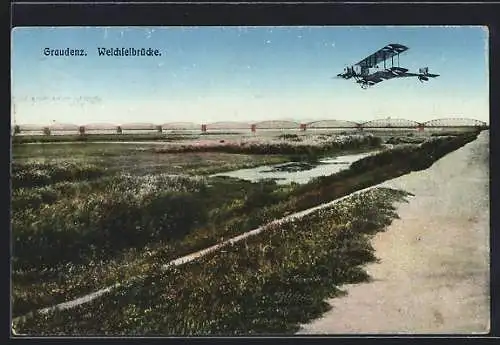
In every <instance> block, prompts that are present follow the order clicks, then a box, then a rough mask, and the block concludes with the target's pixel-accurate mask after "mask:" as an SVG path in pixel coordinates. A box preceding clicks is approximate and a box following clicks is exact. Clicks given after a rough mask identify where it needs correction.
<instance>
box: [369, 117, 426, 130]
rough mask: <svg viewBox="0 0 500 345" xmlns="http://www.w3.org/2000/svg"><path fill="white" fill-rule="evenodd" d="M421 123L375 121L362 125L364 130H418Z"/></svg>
mask: <svg viewBox="0 0 500 345" xmlns="http://www.w3.org/2000/svg"><path fill="white" fill-rule="evenodd" d="M418 126H420V123H418V122H416V121H413V120H407V119H392V118H386V119H375V120H371V121H367V122H364V123H362V124H361V127H363V128H389V127H392V128H417V127H418Z"/></svg>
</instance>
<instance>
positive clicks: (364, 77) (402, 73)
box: [337, 43, 439, 89]
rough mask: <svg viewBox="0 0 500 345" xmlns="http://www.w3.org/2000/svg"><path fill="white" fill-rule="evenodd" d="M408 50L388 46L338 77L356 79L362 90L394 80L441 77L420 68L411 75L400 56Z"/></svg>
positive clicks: (398, 46) (424, 68)
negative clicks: (402, 63)
mask: <svg viewBox="0 0 500 345" xmlns="http://www.w3.org/2000/svg"><path fill="white" fill-rule="evenodd" d="M407 50H408V47H406V46H404V45H402V44H395V43H394V44H388V45H386V46H385V47H383V48H382V49H380V50H378V51H376V52H375V53H373V54H372V55H370V56H368V57H366V58H365V59H363V60H361V61H360V62H358V63H357V64H355V65H353V66H348V67H345V68H344V73H340V74H338V75H337V77H338V78H343V79H351V78H354V80H356V82H357V83H358V84H360V85H361V88H362V89H367V88H368V87H370V86H373V85H375V84H378V83H380V82H382V81H384V80H389V79H393V78H404V77H416V78H418V80H419V81H421V82H424V81H428V80H429V78H436V77H439V74H431V73H429V68H428V67H422V68H420V69H419V71H418V73H411V72H408V69H407V68H403V67H400V66H399V55H400V54H401V53H403V52H405V51H407ZM395 58H396V59H395ZM395 60H396V61H395ZM382 63H383V65H382Z"/></svg>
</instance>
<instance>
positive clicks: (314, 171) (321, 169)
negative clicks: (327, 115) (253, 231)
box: [212, 151, 376, 184]
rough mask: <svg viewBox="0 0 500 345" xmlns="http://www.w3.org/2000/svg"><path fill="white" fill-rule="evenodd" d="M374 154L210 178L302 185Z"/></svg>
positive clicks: (259, 169) (223, 174)
mask: <svg viewBox="0 0 500 345" xmlns="http://www.w3.org/2000/svg"><path fill="white" fill-rule="evenodd" d="M375 153H376V151H372V152H363V153H356V154H349V155H340V156H335V157H327V158H323V159H320V160H319V161H318V162H315V163H305V162H290V163H284V164H276V165H263V166H259V167H256V168H250V169H238V170H233V171H227V172H222V173H218V174H214V175H212V176H226V177H233V178H238V179H242V180H247V181H252V182H257V181H259V180H264V179H271V180H275V181H276V183H278V184H288V183H291V182H295V183H299V184H303V183H307V182H309V181H310V180H311V179H313V178H315V177H319V176H327V175H331V174H335V173H338V172H339V171H342V170H345V169H349V167H350V166H351V164H352V163H354V162H356V161H358V160H360V159H362V158H365V157H367V156H370V155H373V154H375Z"/></svg>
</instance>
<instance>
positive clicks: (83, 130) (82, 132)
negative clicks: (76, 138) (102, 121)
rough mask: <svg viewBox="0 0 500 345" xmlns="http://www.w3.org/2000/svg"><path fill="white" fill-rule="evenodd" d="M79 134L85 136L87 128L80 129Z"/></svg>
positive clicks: (81, 127)
mask: <svg viewBox="0 0 500 345" xmlns="http://www.w3.org/2000/svg"><path fill="white" fill-rule="evenodd" d="M78 132H79V133H80V135H85V126H80V127H78Z"/></svg>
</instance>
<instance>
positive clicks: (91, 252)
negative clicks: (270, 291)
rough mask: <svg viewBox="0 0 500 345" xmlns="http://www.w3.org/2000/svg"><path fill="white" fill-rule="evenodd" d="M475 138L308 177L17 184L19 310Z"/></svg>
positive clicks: (131, 272)
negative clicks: (285, 181) (290, 180)
mask: <svg viewBox="0 0 500 345" xmlns="http://www.w3.org/2000/svg"><path fill="white" fill-rule="evenodd" d="M474 138H475V136H474V135H470V136H460V137H452V138H437V139H436V140H433V141H431V142H430V143H429V144H426V145H421V146H417V145H414V146H407V147H404V148H402V149H399V150H391V151H386V152H382V153H381V154H378V155H376V156H374V157H367V158H365V159H363V160H361V161H359V162H358V163H355V164H353V165H352V167H351V169H349V170H346V171H343V172H341V173H338V174H335V175H332V176H327V177H322V178H317V179H315V180H313V181H311V182H309V183H308V184H305V185H302V186H299V185H294V184H292V185H285V186H278V185H276V184H275V183H274V182H270V181H263V182H259V183H250V182H245V181H238V180H232V179H224V178H213V179H209V180H207V181H206V182H203V181H202V180H199V179H195V180H193V179H189V178H182V179H179V178H172V177H170V176H168V175H160V176H157V177H151V176H145V177H139V176H122V177H120V176H112V175H109V176H108V175H107V176H105V177H102V178H97V179H95V180H86V181H59V182H56V183H53V184H51V185H39V186H32V187H30V188H28V187H24V188H17V189H15V190H14V195H13V240H14V259H13V261H14V262H13V264H14V265H13V289H14V296H13V303H14V304H13V310H14V314H15V315H20V314H22V313H25V312H27V311H30V310H33V309H36V308H39V307H44V306H49V305H52V304H55V303H58V302H62V301H64V300H68V299H71V298H74V297H78V296H79V295H82V294H84V293H87V292H90V291H93V290H96V289H98V288H102V287H104V286H107V285H111V284H114V283H115V282H117V281H126V280H128V279H129V278H131V277H133V276H135V275H139V274H142V273H143V272H149V271H150V270H151V269H152V268H154V267H155V266H156V265H157V264H159V263H166V262H168V261H169V260H171V259H174V258H176V257H178V256H181V255H184V254H187V253H190V252H192V251H196V250H198V249H202V248H204V247H207V246H209V245H212V244H215V243H217V242H219V241H220V240H221V238H228V237H230V236H234V235H236V234H239V233H241V232H244V231H247V230H250V229H252V228H255V227H257V226H259V225H262V224H265V223H267V222H269V221H272V220H274V219H276V218H280V217H283V216H285V215H287V214H289V213H292V212H295V211H300V210H303V209H307V208H310V207H313V206H316V205H318V204H320V203H323V202H326V201H330V200H333V199H335V198H338V197H341V196H343V195H346V194H348V193H350V192H352V191H355V190H358V189H361V188H364V187H367V186H370V185H373V184H376V183H378V182H382V181H384V180H386V179H388V178H393V177H397V176H400V175H402V174H404V173H407V172H409V171H412V170H419V169H425V168H426V167H428V166H429V165H430V164H432V163H433V162H434V161H435V160H437V159H439V158H440V157H442V156H443V155H444V154H446V153H448V152H450V151H452V150H454V149H456V148H458V147H460V146H462V145H463V144H465V143H466V142H469V141H471V140H473V139H474ZM219 154H220V153H216V155H219ZM160 155H161V156H163V155H169V154H164V153H162V154H160ZM184 155H186V154H183V155H178V156H184ZM25 158H26V157H25ZM220 165H222V164H220ZM42 258H43V260H41V259H42Z"/></svg>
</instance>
